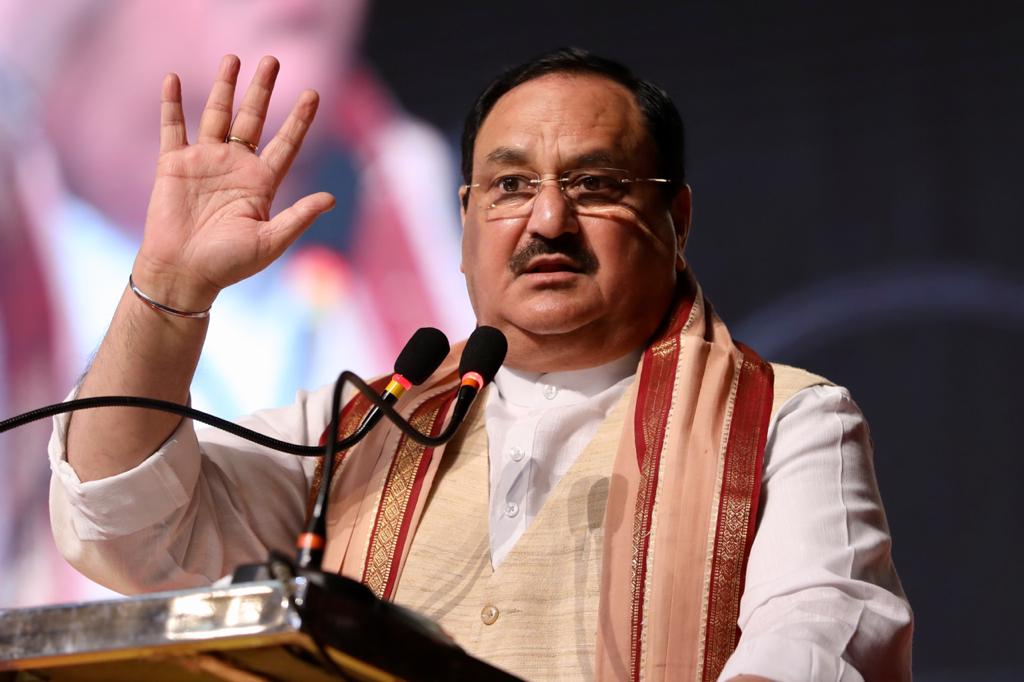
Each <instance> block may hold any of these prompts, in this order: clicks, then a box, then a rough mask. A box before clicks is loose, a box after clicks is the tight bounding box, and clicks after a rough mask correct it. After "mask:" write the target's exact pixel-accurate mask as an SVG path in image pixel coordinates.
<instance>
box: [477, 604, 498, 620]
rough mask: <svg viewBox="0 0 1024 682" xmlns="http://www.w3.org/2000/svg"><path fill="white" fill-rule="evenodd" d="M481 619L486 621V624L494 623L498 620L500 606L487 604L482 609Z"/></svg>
mask: <svg viewBox="0 0 1024 682" xmlns="http://www.w3.org/2000/svg"><path fill="white" fill-rule="evenodd" d="M480 620H482V621H483V622H484V625H494V622H495V621H496V620H498V607H497V606H491V605H490V604H488V605H487V606H485V607H484V608H483V609H481V610H480Z"/></svg>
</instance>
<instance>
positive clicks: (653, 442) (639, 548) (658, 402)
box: [629, 316, 681, 680]
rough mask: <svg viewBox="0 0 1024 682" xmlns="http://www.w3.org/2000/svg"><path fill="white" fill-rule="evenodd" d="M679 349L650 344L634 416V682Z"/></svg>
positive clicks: (673, 343)
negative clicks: (636, 469)
mask: <svg viewBox="0 0 1024 682" xmlns="http://www.w3.org/2000/svg"><path fill="white" fill-rule="evenodd" d="M680 317H681V316H680ZM680 345H681V342H680V339H679V336H678V335H673V336H670V337H669V338H666V339H663V340H661V341H659V342H658V343H656V344H655V345H653V346H652V347H651V348H650V349H649V350H648V351H647V353H646V354H645V357H644V367H643V368H641V371H642V373H643V374H642V376H641V379H640V388H639V390H640V397H639V398H638V400H637V413H636V415H635V417H634V420H635V421H634V424H635V428H636V431H637V436H638V438H637V441H638V442H637V443H636V445H637V460H638V461H637V464H638V466H639V469H640V485H639V489H638V491H637V498H636V506H635V509H634V514H633V560H632V565H631V567H630V568H631V575H630V595H631V598H630V603H631V613H630V653H629V659H630V676H631V679H633V680H639V679H640V674H641V672H640V663H641V660H642V653H643V643H642V642H643V621H644V617H645V613H646V603H645V602H646V599H645V595H646V582H647V556H648V550H649V548H650V532H651V518H652V510H653V507H654V501H655V492H656V486H657V481H658V467H659V464H660V462H661V453H662V447H663V444H664V443H663V438H664V435H665V428H666V424H667V421H668V412H669V408H670V407H671V404H672V389H673V387H674V386H675V380H676V361H677V359H678V356H679V349H680Z"/></svg>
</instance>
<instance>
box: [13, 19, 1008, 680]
mask: <svg viewBox="0 0 1024 682" xmlns="http://www.w3.org/2000/svg"><path fill="white" fill-rule="evenodd" d="M940 5H941V6H940ZM1022 19H1024V10H1022V9H1018V7H1017V5H1016V4H1013V3H984V2H975V3H965V2H961V3H925V2H904V3H884V4H883V3H857V4H845V3H844V4H839V3H829V4H827V5H826V4H824V3H792V2H775V3H753V2H750V3H747V2H731V3H713V2H702V3H697V2H674V3H653V2H652V3H642V2H637V3H625V2H621V1H618V2H610V1H608V0H590V1H588V2H582V1H579V0H566V1H561V2H557V3H542V4H526V5H524V4H522V3H520V4H519V5H515V4H514V3H481V2H479V0H477V1H475V2H468V1H464V0H456V1H449V2H446V3H442V4H437V3H412V2H398V1H392V2H378V3H375V4H373V3H368V2H366V3H364V2H359V1H356V0H338V1H331V0H323V1H316V0H310V1H305V0H291V1H271V0H268V1H254V2H240V1H239V0H222V1H220V2H216V1H212V0H211V1H210V2H202V1H200V0H181V1H179V2H175V3H173V4H172V3H169V2H168V3H158V2H144V1H142V0H137V1H134V2H132V1H129V0H123V1H120V2H117V1H114V0H80V1H77V2H72V1H71V0H67V1H63V2H60V1H56V0H49V1H40V0H35V1H33V2H25V1H23V0H0V417H7V416H11V415H13V414H15V413H18V412H22V411H25V410H28V409H30V408H32V407H35V406H38V405H41V404H46V403H51V402H56V401H58V400H60V399H62V398H63V397H64V396H65V395H66V394H67V393H68V391H69V390H70V389H71V387H72V386H73V384H74V382H75V381H76V378H77V377H78V376H79V375H80V374H81V372H82V371H83V370H84V368H85V366H86V363H87V360H88V357H89V355H90V354H91V352H92V351H93V350H94V349H95V347H96V345H97V343H98V342H99V339H100V338H101V336H102V334H103V331H104V328H105V326H106V324H107V322H108V320H109V319H110V316H111V314H112V312H113V309H114V306H115V304H116V302H117V300H118V297H119V296H120V293H121V291H122V290H123V288H124V285H125V280H126V279H127V274H128V272H129V270H130V268H131V262H132V258H133V256H134V251H135V249H136V247H137V243H138V240H139V238H140V234H141V228H142V224H143V219H144V213H145V206H146V201H147V197H148V192H149V186H150V183H151V180H152V173H153V164H154V161H155V158H156V149H157V142H158V133H157V121H158V104H159V88H160V81H161V77H162V75H163V74H164V73H166V72H167V71H176V72H178V73H179V74H180V75H181V77H182V81H183V87H184V97H185V107H186V116H187V118H188V120H189V122H190V124H191V126H190V127H191V130H192V131H193V137H194V130H195V127H194V126H195V123H196V122H197V121H198V113H199V111H200V108H201V106H202V102H203V100H204V99H205V95H206V92H207V89H208V87H209V83H210V81H211V79H212V77H213V73H214V70H215V68H216V65H217V62H218V59H219V57H220V55H222V54H223V53H225V52H234V53H236V54H238V55H239V56H240V57H241V58H242V63H243V68H242V78H241V80H243V81H246V82H247V80H248V78H249V76H250V75H251V73H252V70H253V68H254V67H255V64H256V62H257V60H258V58H259V56H261V55H262V54H266V53H270V54H274V55H276V56H278V57H279V58H280V60H281V62H282V70H281V76H280V79H279V86H278V89H277V92H276V94H275V101H274V108H273V110H272V113H271V119H272V122H271V129H272V128H273V127H275V126H274V121H278V122H279V121H280V120H283V116H284V114H285V113H286V111H287V109H288V107H289V106H290V104H291V103H292V102H293V101H294V99H295V96H296V95H297V93H298V92H299V91H300V90H301V89H302V88H305V87H314V88H316V89H317V90H319V91H320V93H321V96H322V99H323V103H322V106H321V111H320V114H319V117H318V121H317V123H316V125H315V126H314V129H313V132H312V133H311V137H310V138H309V139H308V140H307V143H306V146H305V149H304V150H303V154H302V156H301V158H300V161H299V162H298V164H297V166H296V168H295V169H294V171H293V173H292V175H291V181H290V184H289V185H286V186H284V187H283V188H282V191H281V194H280V195H279V205H284V202H286V201H291V200H293V199H294V198H296V197H297V196H299V195H300V194H302V193H305V192H308V191H312V190H319V189H326V190H329V191H332V192H334V193H335V195H336V196H337V197H338V199H339V206H338V208H337V209H335V211H334V212H332V213H330V214H328V215H327V216H325V219H321V221H319V222H318V223H317V224H316V225H314V226H313V228H311V230H310V231H309V232H308V233H307V234H306V235H305V236H304V237H303V238H302V240H301V241H300V242H299V243H298V244H297V245H296V246H295V247H294V248H293V249H292V250H291V251H290V252H289V253H288V254H287V255H286V257H285V258H284V259H282V261H281V262H279V263H277V264H275V265H274V266H272V267H271V268H270V269H269V270H268V271H266V272H264V273H262V274H261V275H259V276H257V277H256V278H253V279H252V280H249V281H247V282H245V283H243V284H241V285H238V286H237V287H235V288H233V289H231V290H228V291H227V292H225V293H224V294H223V295H222V296H221V298H220V299H218V301H217V303H216V304H215V308H214V315H213V318H212V324H211V331H210V338H209V342H208V345H207V348H206V352H205V355H204V358H203V361H202V363H201V366H200V370H199V372H198V375H197V380H196V385H195V388H194V393H193V403H194V404H195V405H196V406H197V407H200V408H201V409H209V410H212V411H214V412H216V413H217V414H220V415H222V416H228V417H231V416H236V415H239V414H242V413H244V412H247V411H249V410H252V409H255V408H258V407H266V406H270V405H278V404H285V403H287V402H289V401H290V400H291V399H292V397H293V395H294V392H295V390H296V389H298V388H300V387H312V386H314V385H319V384H322V383H325V382H327V381H330V380H332V379H333V377H334V376H335V375H336V373H337V372H338V371H340V370H341V369H345V368H351V369H354V370H356V371H358V372H361V373H364V374H372V373H374V372H380V371H382V370H385V369H387V367H388V366H389V365H390V363H391V361H392V359H393V357H394V354H395V353H396V352H397V350H398V349H399V348H400V346H401V344H402V343H403V342H404V340H405V339H406V338H407V337H408V335H409V334H410V333H411V332H412V331H413V330H414V329H415V328H416V327H418V326H421V325H424V324H434V325H436V326H439V327H441V328H442V329H443V330H445V331H446V332H447V333H448V334H449V336H450V337H452V338H456V337H459V336H463V335H465V334H466V333H468V331H469V330H470V329H471V328H472V324H473V318H472V314H471V312H470V311H469V308H468V303H467V301H466V297H465V294H464V291H463V287H462V281H461V276H460V275H459V273H458V267H457V266H458V240H459V225H458V205H457V201H456V195H455V192H456V188H457V186H458V184H459V183H460V180H459V177H458V171H457V166H458V164H457V155H458V150H457V139H458V135H459V132H460V128H461V123H462V117H463V116H464V114H465V112H466V110H467V109H468V107H469V105H470V104H471V102H472V100H473V98H474V97H475V95H476V94H477V93H478V92H479V91H480V90H481V89H482V88H483V87H484V85H485V84H486V83H487V82H488V80H489V79H490V78H491V77H493V76H494V75H495V74H496V73H497V72H498V71H499V70H501V69H502V68H504V67H506V66H511V65H513V64H516V63H518V62H520V61H522V60H524V59H526V58H528V57H531V56H533V55H535V54H537V53H540V52H543V51H546V50H548V49H551V48H554V47H560V46H563V45H579V46H582V47H586V48H588V49H590V50H593V51H595V52H597V53H599V54H603V55H605V56H609V57H612V58H615V59H619V60H621V61H624V62H625V63H626V64H628V65H629V66H631V67H632V68H633V69H634V70H635V71H636V72H637V73H639V74H640V75H642V76H645V77H647V78H649V79H651V80H653V81H655V82H657V83H659V84H660V85H661V86H663V87H664V88H665V89H666V90H668V92H669V93H670V94H671V95H672V96H673V98H674V99H675V100H676V102H677V104H678V105H679V107H680V109H681V110H682V112H683V117H684V119H685V121H686V125H687V133H688V140H687V142H688V150H687V163H688V169H689V171H688V172H689V182H690V183H691V184H692V186H693V188H694V193H695V219H694V226H693V231H692V237H691V240H690V244H689V247H688V260H689V262H690V264H691V265H692V266H693V268H694V269H695V271H696V272H697V274H698V276H699V277H700V278H701V281H702V284H703V286H704V289H705V291H706V292H708V294H709V295H710V297H711V298H712V300H713V301H714V302H715V304H716V306H717V308H718V310H719V312H720V313H721V315H722V316H723V317H724V318H725V320H726V321H727V322H728V323H729V324H730V327H731V329H732V331H733V334H734V336H736V337H738V338H740V339H741V340H743V341H745V342H747V343H748V344H750V345H752V346H753V347H754V348H756V349H757V350H758V351H759V352H760V353H761V354H762V355H763V356H765V357H767V358H769V359H771V360H774V361H780V362H785V363H788V364H793V365H798V366H801V367H806V368H809V369H811V370H813V371H815V372H817V373H820V374H823V375H825V376H827V377H829V378H830V379H832V380H833V381H835V382H837V383H840V384H843V385H846V386H848V387H849V388H850V389H851V391H852V392H853V395H854V397H855V399H857V401H858V403H859V404H860V405H861V407H862V408H863V409H864V411H865V412H866V413H867V415H868V418H869V420H870V422H871V424H872V434H873V438H874V441H875V444H876V468H877V473H878V478H879V482H880V485H881V489H882V495H883V499H884V500H885V503H886V508H887V511H888V515H889V521H890V525H891V526H892V530H893V536H894V554H895V557H896V564H897V567H898V569H899V572H900V575H901V577H902V579H903V583H904V586H905V588H906V591H907V593H908V595H909V597H910V600H911V602H912V604H913V606H914V609H915V612H916V617H917V629H916V633H915V644H914V661H915V663H914V666H915V676H916V678H917V679H919V680H926V681H927V680H934V681H939V680H961V679H963V680H1018V679H1024V654H1022V653H1021V652H1020V650H1019V649H1018V648H1017V647H1018V643H1017V640H1018V637H1019V633H1020V630H1019V629H1018V627H1017V626H1015V625H1014V623H1016V622H1018V619H1019V618H1020V614H1021V613H1022V612H1024V594H1022V591H1021V589H1020V587H1019V586H1018V585H1019V578H1018V577H1017V576H1019V574H1020V573H1021V569H1020V564H1021V561H1022V559H1024V549H1022V541H1024V512H1022V511H1021V508H1020V505H1021V502H1022V501H1024V495H1022V494H1021V493H1020V492H1019V488H1020V485H1021V483H1020V482H1021V480H1022V474H1024V457H1022V455H1024V448H1022V446H1021V438H1020V436H1019V435H1017V434H1019V431H1017V429H1019V428H1021V426H1020V425H1021V419H1020V418H1019V416H1018V414H1017V413H1018V412H1019V411H1020V409H1021V407H1022V400H1021V398H1020V395H1021V389H1020V385H1021V383H1022V382H1024V369H1022V364H1021V363H1020V362H1019V361H1018V360H1017V359H1016V358H1017V352H1018V350H1017V348H1018V344H1019V343H1021V342H1022V341H1024V258H1022V255H1021V252H1022V249H1024V234H1022V229H1021V227H1022V219H1021V216H1022V214H1024V185H1022V180H1024V172H1022V170H1021V167H1022V166H1021V164H1022V162H1021V156H1022V152H1024V132H1022V129H1021V120H1022V113H1024V21H1022ZM48 437H49V428H48V425H46V424H44V425H41V426H40V428H37V429H34V430H33V429H22V430H21V431H20V432H15V433H12V434H8V435H5V436H0V477H2V478H0V480H2V481H3V483H2V488H0V575H2V576H3V578H2V579H0V608H3V607H17V606H24V605H29V604H40V603H48V602H56V601H67V600H71V599H80V598H89V597H95V596H99V595H102V594H103V591H102V590H101V589H100V588H98V587H96V586H94V585H91V584H89V583H87V582H86V581H84V579H82V578H80V577H78V576H76V575H75V574H74V572H73V571H72V570H71V569H70V568H68V567H67V566H66V565H65V564H64V563H63V561H62V560H60V559H59V558H57V556H56V554H55V551H54V550H53V549H52V542H51V541H50V537H49V529H48V521H47V518H46V489H47V482H48V474H49V472H48V466H47V462H46V457H45V444H46V440H47V438H48Z"/></svg>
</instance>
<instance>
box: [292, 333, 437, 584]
mask: <svg viewBox="0 0 1024 682" xmlns="http://www.w3.org/2000/svg"><path fill="white" fill-rule="evenodd" d="M447 355H448V337H446V336H445V335H444V333H443V332H441V331H440V330H438V329H434V328H433V327H421V328H420V329H417V330H416V333H415V334H413V335H412V338H410V339H409V341H408V342H407V343H406V344H405V347H404V348H402V352H401V353H399V354H398V358H397V359H396V360H395V373H394V374H393V375H392V376H391V381H389V382H388V385H387V387H386V388H385V389H384V391H383V393H382V394H381V399H382V400H384V401H385V403H386V404H388V405H391V404H393V403H394V402H396V401H397V400H398V399H399V398H401V397H402V394H403V393H405V392H406V390H408V389H409V387H410V386H412V385H414V384H416V385H418V384H422V383H423V382H424V381H426V380H427V377H429V376H430V375H431V374H433V373H434V370H436V369H437V368H438V367H439V366H440V364H441V363H442V362H443V361H444V359H445V356H447ZM340 410H341V383H340V382H339V383H338V384H336V385H335V387H334V397H333V402H332V405H331V412H332V415H331V421H330V424H329V425H328V426H327V428H328V432H327V448H326V451H325V454H324V463H323V469H322V478H321V480H320V489H319V490H318V491H317V496H316V501H315V502H314V504H313V510H312V513H311V514H310V516H309V519H308V520H307V523H306V530H305V531H304V532H303V533H301V534H300V535H299V538H298V540H297V541H296V543H295V546H296V549H298V555H297V556H296V564H297V565H298V566H299V567H300V568H304V569H305V568H313V569H316V570H319V569H320V565H321V562H322V561H323V558H324V545H325V544H326V540H327V499H328V489H329V488H330V485H331V478H332V471H331V470H332V468H333V464H334V455H333V453H334V446H335V443H336V442H337V440H338V419H339V416H340V415H339V413H340ZM382 416H383V411H382V410H381V408H380V407H378V406H376V405H374V406H373V409H371V410H370V411H369V412H367V413H366V416H365V417H363V421H362V422H361V423H360V424H359V426H358V427H357V428H356V430H355V431H354V432H353V433H352V435H351V436H349V437H348V438H346V439H345V440H344V444H345V447H352V446H353V445H355V444H356V443H358V442H359V441H360V440H362V439H363V437H364V436H366V434H367V433H369V432H370V429H372V428H373V427H374V426H375V425H376V424H377V422H379V421H380V418H381V417H382Z"/></svg>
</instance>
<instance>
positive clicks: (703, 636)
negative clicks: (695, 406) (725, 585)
mask: <svg viewBox="0 0 1024 682" xmlns="http://www.w3.org/2000/svg"><path fill="white" fill-rule="evenodd" d="M742 370H743V358H742V357H739V358H736V361H735V362H734V363H733V372H732V382H730V384H729V399H728V401H727V402H726V407H725V419H724V420H723V423H722V434H721V437H720V439H719V443H718V461H717V463H716V465H715V489H714V493H713V494H712V497H711V509H712V510H714V511H713V512H712V513H711V514H710V519H711V520H710V523H709V527H708V537H707V543H706V545H705V548H704V557H705V558H704V584H703V587H702V589H701V595H700V634H699V636H698V642H697V655H696V658H695V660H696V662H697V665H696V666H695V672H696V674H695V675H694V679H697V680H702V679H704V665H705V660H704V656H705V653H706V652H707V641H708V613H709V611H710V606H711V585H712V575H713V573H712V571H713V568H714V563H715V562H714V558H715V543H716V542H717V540H718V533H717V531H718V513H717V511H718V509H719V505H720V503H721V500H722V481H723V480H724V476H725V463H726V453H727V452H728V449H729V434H730V433H731V432H732V416H733V413H734V411H735V409H736V393H737V390H738V388H739V384H740V376H741V375H742V374H743V371H742Z"/></svg>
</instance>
